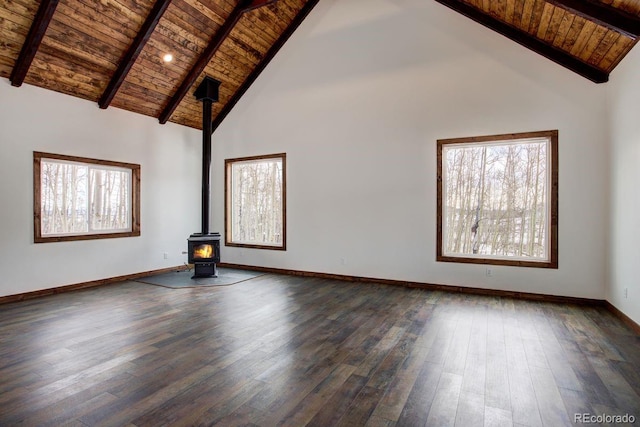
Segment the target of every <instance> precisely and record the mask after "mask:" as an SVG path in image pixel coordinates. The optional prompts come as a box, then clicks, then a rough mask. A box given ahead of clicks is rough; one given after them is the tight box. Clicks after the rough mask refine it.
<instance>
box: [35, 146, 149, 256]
mask: <svg viewBox="0 0 640 427" xmlns="http://www.w3.org/2000/svg"><path fill="white" fill-rule="evenodd" d="M33 180H34V240H35V242H36V243H43V242H56V241H65V240H86V239H105V238H112V237H129V236H139V235H140V220H139V218H140V204H139V203H140V165H134V164H129V163H120V162H110V161H106V160H96V159H87V158H83V157H72V156H63V155H59V154H49V153H40V152H34V153H33Z"/></svg>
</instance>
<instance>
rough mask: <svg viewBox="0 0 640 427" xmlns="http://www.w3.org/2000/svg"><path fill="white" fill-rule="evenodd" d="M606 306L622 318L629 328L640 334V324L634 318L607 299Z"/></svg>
mask: <svg viewBox="0 0 640 427" xmlns="http://www.w3.org/2000/svg"><path fill="white" fill-rule="evenodd" d="M605 307H607V308H608V309H609V311H611V312H612V313H613V314H614V315H615V316H616V317H617V318H619V319H620V320H622V321H623V322H624V323H625V324H626V325H627V326H628V327H629V328H631V329H632V330H633V332H635V333H636V334H638V335H640V325H639V324H637V323H636V322H635V321H634V320H633V319H632V318H630V317H629V316H627V315H626V314H624V313H623V312H621V311H620V310H619V309H618V307H616V306H615V305H613V304H611V303H610V302H609V301H605Z"/></svg>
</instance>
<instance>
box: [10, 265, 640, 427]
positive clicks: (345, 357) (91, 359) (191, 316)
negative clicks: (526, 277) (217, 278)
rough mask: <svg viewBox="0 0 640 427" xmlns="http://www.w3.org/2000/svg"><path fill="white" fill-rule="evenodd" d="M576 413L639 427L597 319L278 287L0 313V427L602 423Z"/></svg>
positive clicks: (154, 291)
mask: <svg viewBox="0 0 640 427" xmlns="http://www.w3.org/2000/svg"><path fill="white" fill-rule="evenodd" d="M575 414H591V415H593V416H594V417H595V416H599V415H600V416H602V415H609V416H623V415H625V414H628V415H630V416H634V417H635V419H636V425H638V424H640V421H639V420H638V419H639V418H640V336H638V335H636V334H634V333H633V332H632V331H631V330H630V329H628V328H627V327H626V326H625V325H624V324H623V323H622V322H620V321H619V320H618V319H617V318H616V317H614V316H613V315H612V314H611V313H610V312H609V311H607V310H606V309H605V308H602V307H584V306H573V305H566V304H553V303H544V302H531V301H521V300H515V299H509V298H502V297H483V296H474V295H465V294H455V293H446V292H442V291H426V290H420V289H409V288H402V287H393V286H385V285H376V284H367V283H357V284H355V283H348V282H340V281H334V280H326V279H314V278H302V277H294V276H280V275H273V274H268V275H264V276H261V277H258V278H255V279H251V280H248V281H246V282H242V283H239V284H237V285H233V286H225V287H203V288H189V289H168V288H164V287H159V286H152V285H148V284H143V283H140V282H124V283H119V284H114V285H109V286H104V287H100V288H93V289H87V290H83V291H77V292H72V293H67V294H60V295H53V296H49V297H44V298H39V299H34V300H28V301H22V302H16V303H11V304H4V305H0V426H12V425H27V426H59V425H71V426H159V425H179V426H182V425H185V426H190V425H248V426H276V425H285V426H303V425H309V426H333V425H337V426H364V425H367V426H422V425H428V426H461V427H472V426H554V427H555V426H565V425H576V424H577V425H601V424H602V425H610V424H609V423H606V422H604V423H599V422H595V423H580V422H579V420H577V419H576V418H575ZM596 421H597V420H596ZM603 421H606V420H603ZM627 425H630V424H627Z"/></svg>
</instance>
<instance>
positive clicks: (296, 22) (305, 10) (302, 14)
mask: <svg viewBox="0 0 640 427" xmlns="http://www.w3.org/2000/svg"><path fill="white" fill-rule="evenodd" d="M318 2H319V0H309V1H308V2H307V3H305V5H304V6H303V7H302V9H300V11H299V12H298V14H297V15H296V16H295V18H294V19H293V21H291V23H290V24H289V26H288V27H287V29H286V30H284V32H283V33H282V35H281V36H280V37H279V38H278V40H276V42H275V43H274V44H273V46H271V48H270V49H269V50H268V51H267V53H266V55H265V56H264V58H262V60H261V61H260V62H259V63H258V65H256V67H255V68H254V69H253V71H252V72H251V74H249V76H247V78H246V79H245V81H244V83H242V85H241V86H240V87H239V88H238V90H237V91H236V92H235V93H234V94H233V96H232V97H231V99H229V101H227V103H226V104H225V105H224V107H223V108H222V110H221V111H220V112H219V113H218V114H217V115H216V118H215V119H214V120H213V124H212V126H211V132H212V133H213V132H215V130H216V129H217V128H218V126H220V124H221V123H222V121H223V120H224V119H225V117H227V115H228V114H229V113H230V112H231V110H232V109H233V107H234V106H235V105H236V103H237V102H238V101H239V100H240V98H242V96H243V95H244V94H245V92H246V91H247V90H249V88H250V87H251V85H252V84H253V82H254V81H255V80H256V79H257V78H258V76H259V75H260V74H261V73H262V71H263V70H264V69H265V68H266V67H267V65H269V62H271V60H272V59H273V58H274V57H275V56H276V54H277V53H278V51H279V50H280V48H281V47H282V46H283V45H284V44H285V43H286V42H287V40H289V37H291V36H292V35H293V33H294V32H295V31H296V30H297V29H298V27H299V26H300V24H302V21H304V20H305V18H306V17H307V15H309V13H310V12H311V11H312V10H313V8H314V7H315V6H316V5H317V4H318Z"/></svg>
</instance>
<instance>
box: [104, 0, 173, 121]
mask: <svg viewBox="0 0 640 427" xmlns="http://www.w3.org/2000/svg"><path fill="white" fill-rule="evenodd" d="M170 3H171V0H157V1H156V3H155V4H154V5H153V8H152V9H151V12H149V15H148V16H147V19H146V20H145V21H144V23H143V24H142V28H140V31H139V32H138V34H137V35H136V37H135V39H133V43H132V44H131V46H129V50H127V53H126V54H125V55H124V57H123V58H122V60H121V61H120V63H119V64H118V68H117V69H116V72H115V73H114V75H113V76H112V77H111V80H110V81H109V84H108V85H107V88H106V89H105V91H104V92H103V94H102V96H101V97H100V100H99V101H98V105H99V106H100V108H102V109H104V108H107V107H108V106H109V104H111V101H113V98H114V97H115V96H116V93H117V92H118V89H120V86H121V85H122V83H123V82H124V79H125V78H126V77H127V74H128V73H129V70H131V67H133V64H134V63H135V62H136V59H138V56H139V55H140V52H142V49H143V48H144V46H145V45H146V44H147V41H148V40H149V38H150V37H151V34H153V30H155V28H156V25H158V22H160V18H162V15H163V14H164V12H165V11H166V10H167V7H169V4H170Z"/></svg>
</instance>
